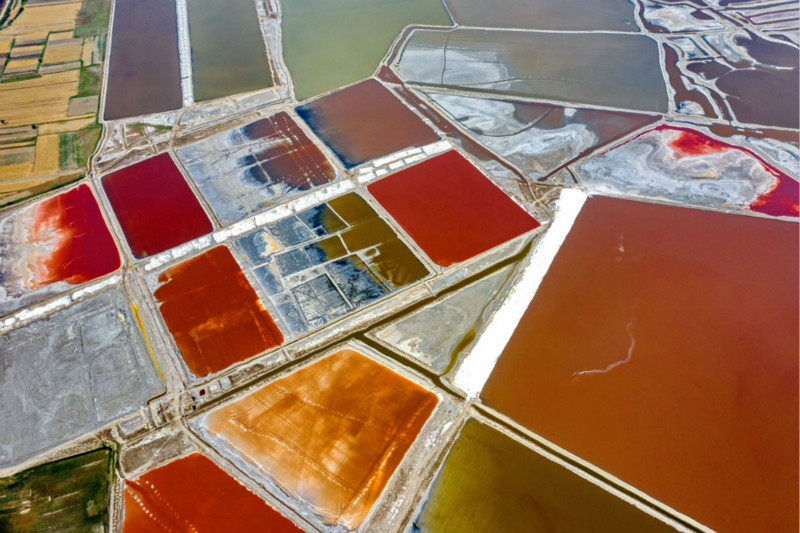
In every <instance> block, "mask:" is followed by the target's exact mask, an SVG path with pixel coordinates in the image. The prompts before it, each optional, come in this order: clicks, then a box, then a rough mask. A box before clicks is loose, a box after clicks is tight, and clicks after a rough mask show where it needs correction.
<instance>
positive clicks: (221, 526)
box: [122, 453, 302, 533]
mask: <svg viewBox="0 0 800 533" xmlns="http://www.w3.org/2000/svg"><path fill="white" fill-rule="evenodd" d="M122 531H123V533H160V532H164V533H177V532H181V533H184V532H185V533H218V532H220V531H226V532H229V533H302V530H301V529H300V528H298V527H297V526H295V525H294V524H293V523H292V522H291V521H289V519H287V518H286V517H284V516H282V515H281V514H280V513H278V511H276V510H275V509H273V508H272V507H270V506H269V505H267V504H266V503H264V501H263V500H261V499H260V498H259V497H258V496H256V495H255V494H253V493H252V492H250V491H249V490H248V489H247V488H246V487H244V486H243V485H242V484H240V483H239V482H238V481H236V480H235V479H233V478H232V477H231V476H229V475H228V474H227V473H226V472H225V471H224V470H222V469H221V468H220V467H218V466H217V465H215V464H214V463H213V462H212V461H211V460H210V459H208V458H207V457H205V456H204V455H201V454H199V453H193V454H191V455H189V456H187V457H183V458H181V459H177V460H175V461H172V462H171V463H168V464H166V465H164V466H161V467H159V468H156V469H155V470H151V471H149V472H147V473H145V474H144V475H142V476H141V477H140V478H139V479H137V480H134V481H127V482H126V483H125V521H124V525H123V528H122Z"/></svg>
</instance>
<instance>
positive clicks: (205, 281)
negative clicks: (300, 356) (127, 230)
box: [154, 246, 283, 377]
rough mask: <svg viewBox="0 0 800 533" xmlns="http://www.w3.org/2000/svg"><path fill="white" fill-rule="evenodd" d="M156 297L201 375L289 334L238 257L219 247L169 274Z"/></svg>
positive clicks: (185, 354) (189, 363) (191, 366)
mask: <svg viewBox="0 0 800 533" xmlns="http://www.w3.org/2000/svg"><path fill="white" fill-rule="evenodd" d="M158 281H159V283H160V284H161V285H160V286H159V287H158V289H156V291H155V293H154V295H155V297H156V301H158V303H159V310H160V311H161V315H162V316H163V317H164V322H166V324H167V328H169V331H170V333H172V337H173V338H174V339H175V344H177V345H178V349H179V350H180V352H181V356H183V360H184V361H185V362H186V366H188V367H189V370H191V372H192V374H194V375H195V376H197V377H203V376H207V375H208V374H211V373H214V372H219V371H220V370H223V369H225V368H227V367H229V366H230V365H232V364H234V363H238V362H239V361H243V360H245V359H247V358H249V357H252V356H254V355H257V354H259V353H261V352H263V351H265V350H267V349H269V348H273V347H275V346H278V345H280V344H281V343H282V342H283V335H282V334H281V332H280V330H279V329H278V326H277V325H275V322H274V321H273V320H272V317H271V316H270V314H269V312H267V310H266V309H265V308H264V306H263V304H262V303H261V301H260V300H259V299H258V294H257V293H256V291H255V290H254V289H253V286H252V285H250V282H249V281H248V280H247V277H246V276H245V275H244V273H243V272H242V269H241V268H240V267H239V264H238V263H237V262H236V259H234V258H233V255H232V254H231V252H230V250H228V248H226V247H225V246H217V247H216V248H212V249H211V250H209V251H207V252H204V253H203V254H201V255H199V256H197V257H193V258H192V259H188V260H186V261H184V262H182V263H180V264H178V265H176V266H174V267H172V268H170V269H168V270H167V271H165V272H164V273H163V274H161V275H160V276H159V277H158Z"/></svg>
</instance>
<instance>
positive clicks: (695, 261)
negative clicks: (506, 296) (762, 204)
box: [482, 197, 800, 533]
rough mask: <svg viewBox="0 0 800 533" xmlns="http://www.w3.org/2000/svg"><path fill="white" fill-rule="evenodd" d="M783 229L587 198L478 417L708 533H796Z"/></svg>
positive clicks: (792, 316) (789, 243)
mask: <svg viewBox="0 0 800 533" xmlns="http://www.w3.org/2000/svg"><path fill="white" fill-rule="evenodd" d="M799 321H800V317H798V225H797V224H796V223H794V222H786V221H779V220H772V219H766V218H757V217H753V216H744V215H732V214H721V213H715V212H711V211H701V210H696V209H686V208H680V207H670V206H659V205H653V204H646V203H640V202H632V201H626V200H618V199H610V198H600V197H597V198H590V199H589V200H588V201H587V203H586V205H585V207H584V208H583V210H582V212H581V213H580V215H579V216H578V219H577V221H576V223H575V225H574V226H573V228H572V231H571V232H570V234H569V235H568V236H567V239H566V241H565V242H564V244H563V246H562V247H561V250H560V251H559V253H558V255H557V256H556V258H555V260H554V262H553V264H552V266H551V267H550V270H549V272H548V273H547V275H546V277H545V278H544V280H543V282H542V284H541V286H540V288H539V290H538V292H537V293H536V296H535V298H534V299H533V301H532V302H531V304H530V306H529V307H528V309H527V311H526V312H525V315H524V316H523V318H522V321H521V322H520V325H519V326H518V327H517V329H516V331H515V333H514V335H513V337H512V338H511V340H510V342H509V343H508V345H507V346H506V348H505V351H504V352H503V354H502V356H501V357H500V360H499V361H498V363H497V366H496V367H495V369H494V371H493V373H492V375H491V377H490V378H489V381H488V382H487V384H486V387H485V389H484V391H483V393H482V399H483V401H484V402H485V403H486V404H487V405H489V406H491V407H493V408H495V409H497V410H498V411H500V412H502V413H504V414H506V415H508V416H509V417H511V418H512V419H514V420H516V421H517V422H519V423H520V424H522V425H524V426H526V427H528V428H530V429H531V430H532V431H534V432H536V433H538V434H539V435H541V436H543V437H545V438H546V439H549V440H550V441H552V442H554V443H555V444H557V445H559V446H561V447H563V448H565V449H566V450H568V451H570V452H572V453H574V454H576V455H578V456H579V457H581V458H583V459H585V460H587V461H589V462H591V463H593V464H594V465H596V466H598V467H600V468H602V469H604V470H605V471H607V472H609V473H611V474H613V475H614V476H616V477H618V478H620V479H621V480H623V481H625V482H627V483H629V484H631V485H633V486H635V487H637V488H638V489H640V490H642V491H643V492H645V493H647V494H649V495H650V496H652V497H654V498H656V499H658V500H661V501H662V502H664V503H666V504H667V505H670V506H671V507H673V508H674V509H676V510H677V511H680V512H682V513H684V514H686V515H688V516H690V517H692V518H694V519H695V520H697V521H699V522H701V523H703V524H705V525H707V526H709V527H711V528H713V529H715V530H717V531H719V532H721V533H726V532H730V533H747V532H753V533H764V532H770V533H780V532H789V531H795V532H796V531H797V529H798V506H797V501H798V466H799V465H798V441H797V434H798V322H799Z"/></svg>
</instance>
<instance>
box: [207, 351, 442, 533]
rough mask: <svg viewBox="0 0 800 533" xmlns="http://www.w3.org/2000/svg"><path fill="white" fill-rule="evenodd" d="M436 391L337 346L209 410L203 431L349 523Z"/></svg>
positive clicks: (390, 468)
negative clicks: (225, 403) (278, 377)
mask: <svg viewBox="0 0 800 533" xmlns="http://www.w3.org/2000/svg"><path fill="white" fill-rule="evenodd" d="M437 402H438V399H437V397H436V395H435V394H434V393H432V392H430V391H428V390H426V389H424V388H422V387H421V386H419V385H417V384H415V383H413V382H412V381H409V380H408V379H406V378H404V377H402V376H400V375H399V374H396V373H395V372H393V371H391V370H390V369H388V368H387V367H385V366H383V365H380V364H378V363H376V362H374V361H373V360H371V359H369V358H368V357H366V356H364V355H362V354H360V353H358V352H355V351H353V350H341V351H339V352H336V353H334V354H333V355H330V356H328V357H326V358H324V359H322V360H320V361H317V362H316V363H313V364H312V365H310V366H307V367H305V368H302V369H300V370H298V371H296V372H294V373H292V374H290V375H288V376H286V377H284V378H281V379H279V380H277V381H275V382H273V383H270V384H269V385H266V386H264V387H262V388H260V389H258V390H256V391H255V392H253V393H251V394H250V395H248V396H245V397H244V398H242V399H240V400H238V401H235V402H233V403H230V404H228V405H226V406H224V407H222V408H220V409H218V410H216V411H214V412H212V413H211V414H209V415H208V418H207V421H206V423H207V426H208V430H209V431H210V432H211V433H212V434H214V435H216V436H217V437H219V438H222V439H223V440H224V441H225V442H226V443H227V445H228V446H230V447H231V448H232V449H233V450H234V452H235V453H236V454H239V455H241V456H243V457H246V458H248V460H250V461H252V462H254V463H256V467H261V468H263V469H264V470H265V471H266V472H267V474H268V475H269V476H270V477H271V479H272V480H273V481H274V482H275V483H276V484H277V485H278V486H280V487H281V489H282V490H283V491H285V492H286V493H288V494H289V495H290V496H291V497H292V498H295V499H298V500H301V501H303V502H305V504H306V505H308V506H309V507H310V509H311V510H312V511H313V512H314V513H316V514H317V515H319V516H320V517H321V518H322V520H323V521H324V522H325V523H327V524H334V523H340V524H342V525H344V526H346V527H349V528H352V529H355V528H356V527H358V525H359V524H360V523H361V522H362V521H363V520H364V518H365V517H366V515H367V513H369V510H370V508H371V507H372V505H373V504H374V503H375V501H376V500H377V499H378V497H379V496H380V494H381V492H382V491H383V489H384V487H385V486H386V484H387V482H388V481H389V478H390V477H391V475H392V473H393V472H394V471H395V469H396V468H397V467H398V465H399V464H400V462H401V460H402V459H403V456H404V455H405V453H406V452H407V451H408V449H409V447H410V446H411V444H412V443H413V442H414V439H416V437H417V434H418V433H419V432H420V430H421V429H422V426H423V425H424V424H425V422H426V420H427V419H428V417H429V416H430V415H431V413H432V412H433V409H434V407H435V406H436V404H437Z"/></svg>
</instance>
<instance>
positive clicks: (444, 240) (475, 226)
mask: <svg viewBox="0 0 800 533" xmlns="http://www.w3.org/2000/svg"><path fill="white" fill-rule="evenodd" d="M368 189H369V192H370V193H372V195H373V196H374V197H375V199H376V200H378V202H380V204H381V205H382V206H383V207H384V208H385V209H386V210H387V211H388V212H389V214H390V215H392V217H393V218H394V219H395V220H397V222H398V223H399V224H400V225H401V226H402V227H403V229H404V230H406V232H407V233H408V234H409V235H410V236H411V238H412V239H414V241H415V242H416V243H417V244H418V245H419V247H420V248H422V249H423V251H424V252H425V253H426V254H427V255H428V257H430V258H431V259H432V260H433V261H434V262H435V263H436V264H438V265H440V266H443V267H446V266H450V265H453V264H455V263H460V262H461V261H465V260H467V259H469V258H471V257H474V256H476V255H478V254H480V253H482V252H485V251H486V250H489V249H491V248H494V247H495V246H498V245H500V244H503V243H504V242H506V241H508V240H510V239H513V238H514V237H517V236H518V235H522V234H523V233H525V232H527V231H530V230H532V229H534V228H536V227H538V226H539V223H538V222H537V221H536V220H535V219H534V218H533V217H532V216H530V215H529V214H528V213H526V212H525V210H524V209H522V208H521V207H520V206H519V205H517V204H516V203H515V202H514V201H513V200H512V199H511V198H509V197H508V196H507V195H506V194H505V193H504V192H503V191H502V190H501V189H500V188H499V187H497V186H496V185H495V184H494V183H492V182H491V181H489V179H488V178H486V177H485V176H484V175H483V174H481V172H480V171H479V170H478V169H477V168H476V167H475V166H474V165H473V164H472V163H470V162H469V161H468V160H467V159H465V158H464V157H463V156H462V155H461V154H459V153H458V152H456V151H450V152H447V153H444V154H442V155H439V156H436V157H434V158H432V159H428V160H427V161H423V162H422V163H419V164H417V165H414V166H412V167H409V168H407V169H404V170H401V171H400V172H397V173H396V174H392V175H390V176H388V177H386V178H384V179H382V180H380V181H377V182H375V183H372V184H371V185H369V186H368Z"/></svg>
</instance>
